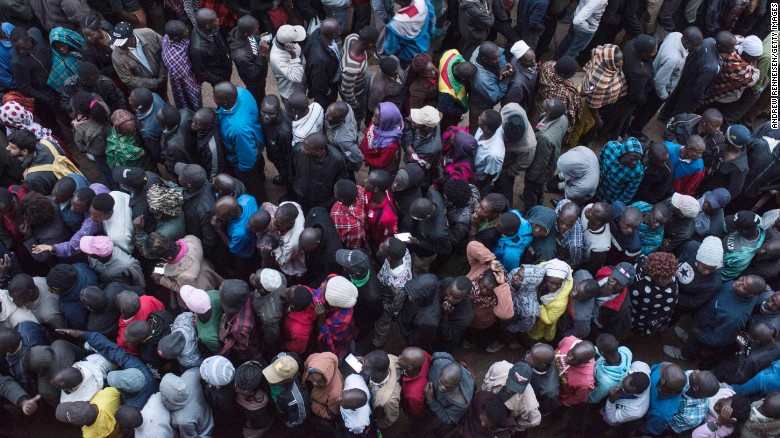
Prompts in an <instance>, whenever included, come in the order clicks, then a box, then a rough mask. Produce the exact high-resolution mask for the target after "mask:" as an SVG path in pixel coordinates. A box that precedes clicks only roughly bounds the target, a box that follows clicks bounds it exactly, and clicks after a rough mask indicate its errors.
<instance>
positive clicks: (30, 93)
mask: <svg viewBox="0 0 780 438" xmlns="http://www.w3.org/2000/svg"><path fill="white" fill-rule="evenodd" d="M27 34H28V35H29V36H30V39H31V40H32V43H33V47H32V49H31V50H30V53H28V54H26V55H22V54H20V53H19V52H18V51H14V54H13V57H12V58H11V74H13V75H14V81H16V89H17V90H18V91H19V92H20V93H22V94H24V95H25V96H27V97H33V98H35V99H38V100H41V101H42V103H52V104H55V103H56V102H57V101H56V99H57V92H56V91H54V89H53V88H51V87H50V86H49V84H48V81H49V74H50V73H51V47H50V46H49V44H48V43H47V42H46V40H44V39H43V36H42V35H41V31H39V30H38V29H35V28H33V29H30V30H28V31H27Z"/></svg>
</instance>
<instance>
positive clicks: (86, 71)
mask: <svg viewBox="0 0 780 438" xmlns="http://www.w3.org/2000/svg"><path fill="white" fill-rule="evenodd" d="M96 75H100V69H98V68H97V66H96V65H95V64H93V63H91V62H89V61H84V62H82V63H81V65H80V66H79V78H81V79H84V78H90V77H92V76H96Z"/></svg>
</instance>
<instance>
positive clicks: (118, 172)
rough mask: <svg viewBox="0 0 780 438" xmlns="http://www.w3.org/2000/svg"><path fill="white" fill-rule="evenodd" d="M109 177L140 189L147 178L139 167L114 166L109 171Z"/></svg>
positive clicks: (119, 182) (116, 181)
mask: <svg viewBox="0 0 780 438" xmlns="http://www.w3.org/2000/svg"><path fill="white" fill-rule="evenodd" d="M111 179H113V180H114V182H115V183H117V184H121V185H124V186H128V187H131V188H133V189H135V190H141V189H142V188H144V186H145V185H146V182H147V181H148V180H149V178H148V177H147V176H146V172H145V171H144V170H143V169H141V168H140V167H115V168H114V169H113V170H112V171H111Z"/></svg>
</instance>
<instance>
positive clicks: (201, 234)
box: [182, 182, 222, 257]
mask: <svg viewBox="0 0 780 438" xmlns="http://www.w3.org/2000/svg"><path fill="white" fill-rule="evenodd" d="M183 195H184V205H183V206H182V210H183V216H184V226H185V229H186V232H187V234H190V235H192V236H193V237H197V238H198V239H200V243H201V246H202V251H201V252H202V253H205V254H208V255H209V256H210V257H213V256H214V254H215V251H216V249H217V248H219V246H220V245H221V244H222V241H221V240H220V239H219V235H217V231H216V230H215V229H214V225H212V224H211V218H212V217H213V216H214V204H215V200H214V193H213V192H212V191H211V184H210V183H208V182H206V183H204V184H203V186H202V187H201V188H200V189H198V190H197V191H195V192H194V193H193V192H190V191H187V190H185V191H184V193H183ZM185 238H186V237H185Z"/></svg>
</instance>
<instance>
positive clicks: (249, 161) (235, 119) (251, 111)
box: [217, 87, 263, 172]
mask: <svg viewBox="0 0 780 438" xmlns="http://www.w3.org/2000/svg"><path fill="white" fill-rule="evenodd" d="M237 90H238V96H237V98H236V104H235V105H234V106H233V108H231V109H229V110H226V109H223V108H218V109H217V115H218V116H219V127H220V131H221V133H222V140H223V141H224V145H225V156H226V157H225V158H226V159H227V162H228V163H230V165H231V166H232V167H234V168H236V169H238V170H240V171H242V172H248V171H249V170H251V169H252V168H254V167H255V164H256V163H257V157H258V156H259V155H260V154H261V153H262V151H263V130H262V128H261V127H260V120H259V114H258V110H257V102H255V98H254V97H252V93H250V92H249V90H247V89H246V88H241V87H237Z"/></svg>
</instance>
